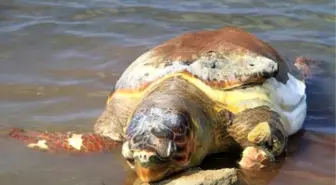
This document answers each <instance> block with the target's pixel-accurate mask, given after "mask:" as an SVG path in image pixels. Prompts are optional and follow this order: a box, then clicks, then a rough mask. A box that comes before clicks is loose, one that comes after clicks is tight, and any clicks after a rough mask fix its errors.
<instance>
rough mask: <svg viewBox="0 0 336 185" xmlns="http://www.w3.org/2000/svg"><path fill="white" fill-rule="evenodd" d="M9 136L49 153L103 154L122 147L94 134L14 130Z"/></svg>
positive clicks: (118, 143) (115, 142) (107, 138)
mask: <svg viewBox="0 0 336 185" xmlns="http://www.w3.org/2000/svg"><path fill="white" fill-rule="evenodd" d="M8 135H9V137H11V138H14V139H18V140H22V141H24V143H25V145H26V146H27V147H29V148H35V149H40V150H43V151H48V152H64V153H88V152H103V151H107V150H112V149H113V148H116V147H118V146H121V143H120V142H119V141H114V140H112V139H110V138H109V137H105V136H101V135H98V134H94V133H83V134H75V133H71V132H68V133H60V132H54V133H51V132H37V131H30V130H23V129H19V128H13V129H12V130H11V131H10V132H9V134H8Z"/></svg>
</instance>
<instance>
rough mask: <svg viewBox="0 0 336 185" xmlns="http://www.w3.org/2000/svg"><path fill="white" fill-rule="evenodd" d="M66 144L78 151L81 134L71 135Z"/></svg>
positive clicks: (80, 144) (80, 143)
mask: <svg viewBox="0 0 336 185" xmlns="http://www.w3.org/2000/svg"><path fill="white" fill-rule="evenodd" d="M68 142H69V144H70V146H72V147H73V148H75V149H77V150H80V149H81V147H82V143H83V139H82V134H72V137H71V138H69V139H68Z"/></svg>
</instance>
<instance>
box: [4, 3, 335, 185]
mask: <svg viewBox="0 0 336 185" xmlns="http://www.w3.org/2000/svg"><path fill="white" fill-rule="evenodd" d="M334 13H335V2H334V1H326V0H319V1H313V0H305V1H303V0H292V1H290V0H284V1H275V0H272V1H260V0H259V1H253V0H247V1H242V0H239V1H233V0H225V1H219V0H210V1H207V2H204V1H201V0H194V1H189V0H184V1H176V0H174V1H169V2H168V1H167V2H166V1H133V0H127V1H126V0H124V1H121V0H119V1H118V0H90V1H89V0H81V1H79V0H1V2H0V66H1V67H0V92H1V93H0V117H1V123H0V124H1V125H3V126H4V127H8V126H16V127H23V128H32V129H40V130H41V129H49V130H63V131H65V130H76V131H90V130H91V129H92V124H93V123H94V121H95V119H96V118H97V116H98V115H99V114H100V113H101V111H102V110H103V108H104V103H105V100H106V96H107V95H108V94H109V91H111V90H113V86H114V84H115V82H116V80H117V79H118V77H119V76H120V74H121V73H122V71H123V70H124V69H125V68H126V67H127V66H128V64H130V62H132V61H133V60H134V59H135V58H136V57H137V56H139V55H140V54H141V53H143V52H144V51H145V50H147V49H148V48H150V47H152V46H154V45H156V44H158V43H160V42H161V41H164V40H166V39H168V38H171V37H173V36H175V35H177V34H180V33H181V32H185V31H191V30H198V29H213V28H219V27H223V26H226V25H235V26H239V27H242V28H245V29H247V30H249V31H250V32H252V33H254V34H256V35H257V36H258V37H259V38H261V39H263V40H265V41H267V42H268V43H270V44H271V45H272V46H273V47H274V48H276V49H277V50H278V51H279V52H280V53H281V54H282V55H284V56H286V57H289V58H294V57H295V56H299V55H305V56H310V57H313V58H315V59H318V60H322V61H323V65H322V69H323V73H321V74H319V75H316V76H314V77H313V78H310V79H309V80H308V82H307V83H308V88H307V92H308V116H307V119H306V122H305V126H304V127H305V130H306V131H305V132H304V133H301V134H298V135H297V136H295V137H293V139H292V141H291V142H290V151H289V155H288V156H287V157H286V160H284V161H283V163H282V164H281V165H279V167H277V168H276V169H275V170H273V171H268V172H264V173H263V174H248V175H245V176H243V177H244V178H245V179H254V181H256V182H258V183H257V184H272V185H281V184H287V185H289V184H293V185H294V184H305V185H308V184H309V185H330V184H335V137H334V136H335V114H334V111H335V103H334V102H335V98H334V97H335V95H334V93H335V75H334V72H335V15H334ZM215 161H216V163H217V164H218V163H220V161H221V157H218V158H217V159H215ZM209 163H210V162H209ZM224 163H225V162H224V161H223V164H224ZM252 175H253V177H252ZM134 178H135V176H134V173H132V172H130V171H129V169H128V168H127V166H126V165H125V163H124V162H123V160H121V157H120V154H119V152H116V153H112V154H111V153H106V154H94V155H89V156H77V157H74V156H64V155H50V154H47V153H41V152H36V151H31V150H29V149H27V148H24V147H22V145H20V144H18V143H17V142H15V141H13V140H10V139H8V138H6V137H0V184H1V185H7V184H8V185H36V184H49V185H75V184H76V185H102V184H105V185H112V184H132V182H133V181H134ZM251 182H252V180H251Z"/></svg>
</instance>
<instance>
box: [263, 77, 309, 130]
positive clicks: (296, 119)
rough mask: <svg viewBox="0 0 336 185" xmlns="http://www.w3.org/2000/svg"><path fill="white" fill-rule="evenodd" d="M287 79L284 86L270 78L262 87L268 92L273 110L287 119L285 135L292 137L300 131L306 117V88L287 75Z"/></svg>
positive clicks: (300, 82)
mask: <svg viewBox="0 0 336 185" xmlns="http://www.w3.org/2000/svg"><path fill="white" fill-rule="evenodd" d="M288 78H289V79H288V81H287V83H286V84H283V83H280V82H278V81H276V79H274V78H270V79H268V80H267V81H266V82H265V83H264V84H263V86H264V88H265V89H267V90H268V92H270V99H271V100H272V102H274V103H273V106H274V108H275V109H276V110H277V112H279V113H281V114H282V116H283V117H284V118H286V119H287V123H285V124H286V125H284V127H285V129H286V131H287V133H288V134H289V135H292V134H294V133H296V132H297V131H298V130H299V129H301V127H302V125H303V122H304V120H305V117H306V112H307V103H306V92H305V89H306V86H305V84H304V82H302V81H300V80H298V79H296V78H295V77H293V76H292V75H291V74H289V73H288Z"/></svg>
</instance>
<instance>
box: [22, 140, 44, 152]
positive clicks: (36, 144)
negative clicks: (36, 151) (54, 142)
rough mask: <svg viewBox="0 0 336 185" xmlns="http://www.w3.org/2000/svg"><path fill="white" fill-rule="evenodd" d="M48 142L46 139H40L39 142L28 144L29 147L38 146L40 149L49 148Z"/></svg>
mask: <svg viewBox="0 0 336 185" xmlns="http://www.w3.org/2000/svg"><path fill="white" fill-rule="evenodd" d="M46 143H47V141H46V140H38V141H37V143H30V144H28V145H27V146H28V147H29V148H35V147H37V148H40V149H45V150H48V145H47V144H46Z"/></svg>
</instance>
